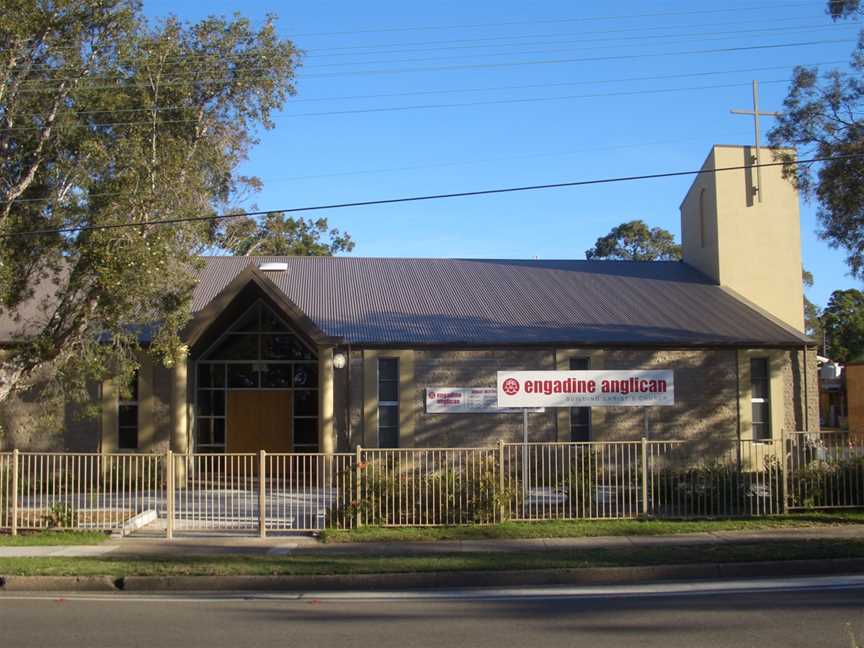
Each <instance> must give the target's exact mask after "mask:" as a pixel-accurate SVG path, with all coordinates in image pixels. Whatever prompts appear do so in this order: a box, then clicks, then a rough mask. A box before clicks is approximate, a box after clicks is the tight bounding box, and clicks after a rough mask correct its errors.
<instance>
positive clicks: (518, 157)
mask: <svg viewBox="0 0 864 648" xmlns="http://www.w3.org/2000/svg"><path fill="white" fill-rule="evenodd" d="M698 139H700V138H698V137H690V138H677V139H674V140H659V141H653V142H637V143H631V144H618V145H613V146H591V147H587V148H579V149H571V150H569V151H556V152H547V153H530V154H527V155H516V156H505V157H498V158H487V159H483V160H477V159H474V160H460V161H447V162H436V163H434V164H419V165H416V164H415V165H413V166H403V167H390V168H386V169H381V168H379V169H363V170H359V171H357V170H355V171H338V172H334V173H319V174H314V175H303V176H289V177H282V178H266V177H265V178H264V179H263V180H264V182H265V183H270V182H288V181H291V180H315V179H320V178H335V177H345V176H355V175H370V174H376V173H394V172H399V171H419V170H422V169H437V168H441V167H451V166H465V165H472V164H489V163H493V162H506V161H510V160H524V159H531V158H542V157H557V156H568V155H578V154H580V153H585V152H588V151H614V150H621V149H631V148H640V147H643V146H663V145H666V144H680V143H682V142H691V141H696V140H698ZM124 193H125V192H122V191H103V192H99V193H88V194H87V198H107V197H110V196H120V195H123V194H124ZM52 200H54V198H15V199H14V200H0V205H2V204H8V203H35V202H50V201H52Z"/></svg>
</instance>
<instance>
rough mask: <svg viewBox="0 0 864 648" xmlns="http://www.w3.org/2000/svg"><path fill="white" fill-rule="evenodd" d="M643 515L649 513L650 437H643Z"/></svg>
mask: <svg viewBox="0 0 864 648" xmlns="http://www.w3.org/2000/svg"><path fill="white" fill-rule="evenodd" d="M642 515H648V437H644V436H643V437H642Z"/></svg>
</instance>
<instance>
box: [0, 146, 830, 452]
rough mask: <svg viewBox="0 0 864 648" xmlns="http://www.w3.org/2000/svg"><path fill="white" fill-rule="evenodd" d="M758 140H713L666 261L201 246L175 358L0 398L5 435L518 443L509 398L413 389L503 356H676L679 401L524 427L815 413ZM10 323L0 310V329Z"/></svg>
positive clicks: (773, 419)
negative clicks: (229, 253) (79, 387)
mask: <svg viewBox="0 0 864 648" xmlns="http://www.w3.org/2000/svg"><path fill="white" fill-rule="evenodd" d="M753 153H754V152H753V149H752V148H751V147H742V146H715V147H713V148H712V149H711V151H710V153H709V155H708V157H707V159H706V160H705V162H704V164H703V167H702V169H703V171H705V172H704V173H700V174H699V175H697V176H695V179H694V181H693V184H692V186H691V187H690V189H689V191H688V192H687V195H686V196H685V197H684V200H683V202H682V203H681V206H680V210H681V238H682V247H683V261H681V262H669V261H663V262H623V261H576V260H507V259H431V258H358V257H208V258H206V259H205V261H206V263H205V265H204V268H203V270H202V271H201V274H200V280H199V283H198V285H197V287H196V288H195V292H194V297H193V317H192V319H191V321H190V323H189V324H188V326H187V327H186V329H185V331H184V339H185V341H186V344H187V346H188V354H187V356H186V359H185V361H184V362H181V363H179V364H177V365H175V366H173V367H170V368H166V367H164V366H162V365H160V364H157V363H153V362H151V361H150V360H149V359H147V358H146V357H144V358H142V362H141V366H140V368H139V370H138V372H137V375H136V379H135V380H136V384H135V385H134V389H133V390H132V393H131V396H130V397H129V398H128V399H126V398H125V397H124V399H123V400H121V399H120V397H119V394H120V391H121V390H119V389H118V385H117V384H116V382H115V381H110V380H109V381H106V382H105V383H103V384H101V385H98V386H94V389H93V398H94V404H96V405H98V411H99V412H100V414H99V415H97V416H95V417H93V418H89V419H79V418H76V417H73V416H71V414H70V413H69V412H65V411H61V412H58V413H57V416H55V417H46V416H45V411H44V406H43V404H42V403H41V402H40V401H39V399H38V397H36V396H33V395H32V394H28V393H26V392H25V393H21V394H18V395H16V396H15V398H13V399H12V400H11V401H10V402H8V403H6V404H4V405H3V406H2V407H0V450H3V449H11V448H13V447H17V448H18V449H20V450H68V451H82V452H95V451H101V452H155V451H163V450H165V449H167V448H169V447H170V448H171V449H172V450H174V451H176V452H181V453H185V452H189V451H193V452H202V453H210V452H214V453H223V452H227V453H238V452H253V451H257V450H259V449H263V450H267V451H270V452H323V453H331V452H339V451H349V450H351V449H353V448H354V447H355V446H357V445H362V446H364V447H373V448H374V447H395V448H411V447H460V446H472V447H476V446H486V445H491V444H494V443H496V442H497V441H499V440H504V441H518V440H521V437H522V414H521V413H519V412H515V413H514V412H501V413H491V412H485V413H440V412H430V411H428V408H427V393H428V392H429V391H433V392H434V390H435V389H438V388H441V387H448V388H454V387H465V388H468V387H483V388H490V387H495V385H496V375H497V372H498V371H499V370H502V371H503V370H552V369H559V370H568V369H575V370H580V369H666V370H672V371H674V375H675V381H674V388H675V404H674V405H673V406H669V407H662V408H652V409H651V410H650V411H649V412H648V414H647V416H648V419H647V422H646V421H644V420H643V412H641V411H639V409H638V408H627V407H606V408H599V407H594V408H584V407H581V408H570V409H565V408H559V409H546V410H544V411H535V412H531V413H530V414H529V422H528V423H529V434H530V440H531V441H543V442H554V441H559V442H562V441H607V440H633V439H638V438H639V437H640V436H641V435H642V434H643V431H644V430H645V429H646V428H645V427H644V426H645V425H646V423H647V430H648V434H649V436H650V437H651V438H655V439H693V440H699V441H704V442H705V443H706V444H711V443H714V442H721V441H723V440H727V441H730V440H734V439H745V440H746V439H754V440H759V439H772V438H779V437H780V435H781V434H783V433H788V432H792V431H796V430H815V429H817V428H818V416H819V414H818V397H819V391H818V385H817V373H816V353H815V346H814V342H813V341H812V340H811V339H809V338H808V337H807V336H805V335H804V333H803V329H804V322H803V294H802V280H801V279H802V276H801V271H802V269H801V241H800V224H799V221H800V219H799V206H798V195H797V193H796V191H795V189H794V187H793V186H792V185H791V184H790V183H789V182H788V181H787V180H785V179H783V178H782V175H781V170H780V167H778V166H769V167H764V168H762V169H761V174H760V175H761V179H760V178H757V176H756V173H755V169H753V167H752V164H753V160H754V155H753ZM762 153H763V159H765V158H768V159H770V155H769V154H768V151H766V150H763V152H762ZM729 167H738V168H737V169H736V170H726V171H722V170H721V171H717V172H716V173H715V172H713V170H715V169H724V168H729ZM743 167H746V168H743ZM760 185H761V186H760ZM18 326H19V323H18V322H16V321H15V320H14V319H13V318H9V317H6V318H4V319H0V344H3V343H6V344H9V343H11V341H12V338H13V335H14V334H15V333H16V331H18V329H17V328H16V327H18ZM48 419H50V421H54V422H53V423H46V421H47V420H48Z"/></svg>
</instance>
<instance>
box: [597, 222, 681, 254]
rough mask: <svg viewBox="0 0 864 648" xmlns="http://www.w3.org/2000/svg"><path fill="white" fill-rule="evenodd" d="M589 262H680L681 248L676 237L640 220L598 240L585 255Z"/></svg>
mask: <svg viewBox="0 0 864 648" xmlns="http://www.w3.org/2000/svg"><path fill="white" fill-rule="evenodd" d="M585 258H586V259H616V260H619V261H680V260H681V246H680V245H678V244H677V243H675V236H674V235H673V234H672V233H671V232H669V231H667V230H665V229H662V228H660V227H653V228H650V229H649V227H648V226H647V225H646V224H645V222H644V221H641V220H633V221H630V222H629V223H622V224H621V225H618V226H617V227H614V228H612V231H610V232H609V233H608V234H607V235H606V236H601V237H600V238H598V239H597V242H596V243H595V244H594V247H593V248H591V249H590V250H586V251H585Z"/></svg>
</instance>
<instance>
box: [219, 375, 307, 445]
mask: <svg viewBox="0 0 864 648" xmlns="http://www.w3.org/2000/svg"><path fill="white" fill-rule="evenodd" d="M291 396H292V392H291V391H287V390H276V389H255V390H252V389H250V390H229V391H228V435H227V436H228V439H227V446H226V450H227V452H229V453H242V452H258V451H259V450H266V451H267V452H291V450H292V447H293V443H292V438H293V430H292V429H291V425H292V416H291V414H292V412H291V408H292V398H291Z"/></svg>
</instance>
